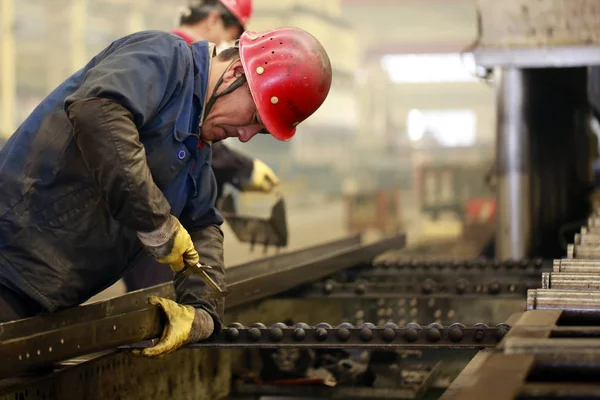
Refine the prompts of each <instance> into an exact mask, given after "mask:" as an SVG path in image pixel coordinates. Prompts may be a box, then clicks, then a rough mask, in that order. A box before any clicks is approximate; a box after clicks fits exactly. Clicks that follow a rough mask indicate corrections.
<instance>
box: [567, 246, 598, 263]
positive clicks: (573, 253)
mask: <svg viewBox="0 0 600 400" xmlns="http://www.w3.org/2000/svg"><path fill="white" fill-rule="evenodd" d="M567 257H568V258H584V259H588V260H598V259H600V247H599V246H594V245H589V244H587V245H584V244H582V245H577V244H569V245H567Z"/></svg>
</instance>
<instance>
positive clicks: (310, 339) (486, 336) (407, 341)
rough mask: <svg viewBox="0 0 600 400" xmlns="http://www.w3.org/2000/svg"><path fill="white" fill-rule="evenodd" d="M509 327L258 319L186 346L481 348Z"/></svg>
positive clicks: (502, 335) (492, 342)
mask: <svg viewBox="0 0 600 400" xmlns="http://www.w3.org/2000/svg"><path fill="white" fill-rule="evenodd" d="M509 329H510V326H508V325H506V324H498V325H496V326H495V327H489V326H487V325H485V324H477V325H474V326H472V327H465V326H464V325H462V324H460V323H455V324H452V325H450V326H445V327H444V326H442V325H439V324H435V323H434V324H430V325H427V326H421V325H418V324H408V325H405V326H403V327H399V326H397V325H395V324H385V325H383V326H375V325H373V324H370V323H365V324H362V325H361V326H354V325H352V324H349V323H343V324H340V325H338V326H337V327H333V326H332V325H330V324H327V323H321V324H318V325H315V326H309V325H307V324H304V323H298V324H295V325H294V326H287V325H285V324H283V323H277V324H274V325H271V326H270V327H267V326H265V325H264V324H262V323H256V324H253V325H250V326H244V325H242V324H239V323H234V324H231V325H229V326H228V327H227V328H225V329H223V330H222V331H221V333H219V334H218V335H213V336H212V337H211V338H210V339H208V340H206V341H203V342H199V343H195V344H191V345H189V347H193V348H197V347H224V348H239V347H251V348H277V347H309V348H316V347H325V348H374V349H375V348H389V349H392V348H394V349H401V348H437V347H444V348H454V347H456V348H483V347H490V346H491V347H493V346H496V345H497V344H498V343H499V342H500V340H502V338H503V337H504V335H506V333H507V332H508V331H509ZM143 346H144V344H142V347H143ZM138 347H139V346H138Z"/></svg>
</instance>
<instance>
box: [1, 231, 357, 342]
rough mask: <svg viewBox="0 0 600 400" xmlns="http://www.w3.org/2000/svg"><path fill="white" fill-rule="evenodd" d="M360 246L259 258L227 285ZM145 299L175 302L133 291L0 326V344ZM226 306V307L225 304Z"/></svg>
mask: <svg viewBox="0 0 600 400" xmlns="http://www.w3.org/2000/svg"><path fill="white" fill-rule="evenodd" d="M358 244H360V235H352V236H349V237H347V238H343V239H340V240H336V241H332V242H328V243H325V244H321V245H318V246H314V247H309V248H306V249H301V250H298V251H294V252H290V253H285V254H280V255H276V256H271V257H266V258H262V259H260V260H258V261H254V262H249V263H245V264H241V265H239V266H234V267H231V268H228V269H227V271H226V272H227V281H228V282H229V286H230V287H231V288H232V289H233V288H235V285H236V283H237V282H241V281H243V280H246V279H250V278H251V277H252V276H257V275H261V274H263V275H264V274H265V273H268V272H269V271H272V270H279V269H281V268H286V267H288V266H289V265H290V264H292V263H298V262H308V261H309V260H312V259H316V258H320V257H323V256H325V255H327V254H330V253H334V252H339V251H341V250H343V249H348V248H355V247H356V246H357V245H358ZM149 296H158V297H165V298H169V299H175V290H174V288H173V284H172V283H167V284H163V285H158V286H154V287H150V288H147V289H142V290H137V291H135V292H131V293H127V294H125V295H122V296H118V297H114V298H112V299H108V300H103V301H99V302H95V303H91V304H86V305H83V306H79V307H74V308H70V309H68V310H64V311H60V312H57V313H53V314H49V315H43V316H39V317H35V318H28V319H23V320H18V321H13V322H7V323H3V324H0V343H2V342H4V341H6V340H8V339H12V338H15V337H24V336H29V335H33V334H39V333H41V332H44V331H52V330H55V329H59V328H61V327H65V326H67V325H71V324H81V323H85V322H93V321H95V320H98V319H101V318H107V317H111V316H115V315H119V314H124V313H128V312H132V311H134V310H139V309H141V308H143V307H144V306H145V304H146V302H147V299H148V297H149ZM228 305H229V304H228Z"/></svg>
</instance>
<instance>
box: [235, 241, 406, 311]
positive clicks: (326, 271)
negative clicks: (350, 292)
mask: <svg viewBox="0 0 600 400" xmlns="http://www.w3.org/2000/svg"><path fill="white" fill-rule="evenodd" d="M405 244H406V236H405V235H404V234H401V235H397V236H393V237H390V238H386V239H383V240H381V241H379V242H375V243H371V244H366V245H360V244H359V245H356V246H352V247H349V248H344V249H341V250H338V251H332V252H330V253H329V254H327V255H323V256H321V257H317V258H310V259H308V260H302V259H301V260H290V262H289V263H287V264H283V265H282V264H281V263H278V267H277V268H269V262H268V261H267V262H265V261H262V262H260V263H259V262H257V263H256V265H257V266H256V267H255V268H254V267H247V269H252V270H253V271H254V274H252V275H248V274H247V273H243V274H241V273H240V275H237V276H236V275H235V273H234V274H232V275H234V278H235V279H236V282H235V285H234V286H233V287H232V288H231V289H232V292H231V294H230V295H229V296H228V297H227V301H226V305H227V307H228V308H234V307H237V306H241V305H244V304H248V303H250V302H252V301H255V300H259V299H263V298H266V297H269V296H273V295H275V294H277V293H281V292H284V291H286V290H289V289H292V288H294V287H297V286H299V285H302V284H305V283H310V282H314V281H318V280H319V279H322V278H325V277H326V276H329V275H331V274H334V273H336V272H338V271H340V270H343V269H346V268H350V267H354V266H357V265H361V264H369V263H372V262H373V260H374V259H375V257H377V256H378V255H380V254H382V253H384V252H386V251H388V250H392V249H401V248H402V247H404V245H405ZM242 276H243V277H244V278H242V279H240V278H241V277H242ZM234 278H232V279H234ZM237 279H239V280H237Z"/></svg>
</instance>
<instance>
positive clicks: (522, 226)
mask: <svg viewBox="0 0 600 400" xmlns="http://www.w3.org/2000/svg"><path fill="white" fill-rule="evenodd" d="M525 78H526V72H525V70H523V69H519V68H505V69H503V70H502V71H500V73H499V82H498V94H497V139H496V140H497V143H496V157H497V163H498V190H497V202H498V222H497V224H498V225H497V235H496V257H497V258H499V259H520V258H524V257H526V256H527V255H528V254H527V253H528V250H529V245H530V233H531V215H530V212H529V205H530V201H529V198H530V193H529V190H530V174H529V135H530V133H529V127H528V124H527V118H526V109H525V108H526V105H527V94H528V92H527V85H526V79H525Z"/></svg>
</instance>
